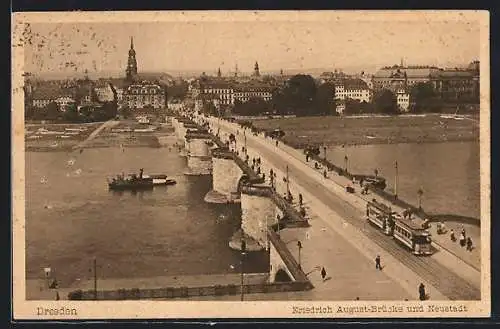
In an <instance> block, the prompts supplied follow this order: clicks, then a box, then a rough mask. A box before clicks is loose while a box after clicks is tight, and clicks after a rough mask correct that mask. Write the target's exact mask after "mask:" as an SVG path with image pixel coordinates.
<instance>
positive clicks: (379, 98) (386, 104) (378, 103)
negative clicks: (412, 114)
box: [373, 89, 398, 114]
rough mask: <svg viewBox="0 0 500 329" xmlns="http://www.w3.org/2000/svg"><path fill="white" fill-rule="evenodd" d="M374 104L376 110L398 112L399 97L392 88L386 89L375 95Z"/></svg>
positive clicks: (390, 112)
mask: <svg viewBox="0 0 500 329" xmlns="http://www.w3.org/2000/svg"><path fill="white" fill-rule="evenodd" d="M373 104H374V107H375V111H376V112H378V113H384V114H397V113H398V106H397V99H396V96H395V95H394V93H393V92H392V91H390V90H387V89H384V90H382V91H380V92H378V93H377V94H375V96H374V97H373Z"/></svg>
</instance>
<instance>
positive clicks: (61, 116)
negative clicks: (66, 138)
mask: <svg viewBox="0 0 500 329" xmlns="http://www.w3.org/2000/svg"><path fill="white" fill-rule="evenodd" d="M117 114H118V106H117V104H116V102H104V103H101V104H100V106H93V105H89V106H82V107H80V109H78V108H77V107H76V104H69V105H68V106H66V107H65V108H64V110H63V109H61V108H60V107H59V105H58V104H57V103H56V102H51V103H49V104H47V105H46V106H45V107H43V108H37V109H35V108H34V107H33V106H30V105H28V104H26V105H25V118H26V119H28V120H30V119H31V120H48V121H60V122H68V123H81V122H98V121H106V120H110V119H113V118H115V117H116V116H117Z"/></svg>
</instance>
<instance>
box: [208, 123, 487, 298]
mask: <svg viewBox="0 0 500 329" xmlns="http://www.w3.org/2000/svg"><path fill="white" fill-rule="evenodd" d="M211 121H212V123H213V124H214V125H215V126H218V123H217V120H211ZM221 123H222V124H221V130H222V129H224V130H225V131H227V132H230V133H233V134H235V135H236V137H237V139H239V141H238V143H239V145H243V144H242V141H241V138H242V136H241V135H243V134H240V135H238V134H237V133H236V129H237V126H236V125H235V124H230V123H228V122H221ZM239 130H240V131H242V129H241V128H240V129H239ZM249 135H250V134H247V138H246V143H247V148H249V149H250V148H252V149H258V150H259V154H260V155H261V157H262V158H264V159H265V160H267V161H268V162H269V164H270V165H271V166H274V167H275V168H283V167H284V166H285V161H286V164H288V167H289V170H290V173H291V175H290V178H291V180H294V181H295V182H296V183H297V184H298V185H300V186H301V187H302V188H303V189H305V190H306V191H307V192H308V193H310V194H312V195H314V196H315V197H316V198H317V199H318V200H319V201H320V202H321V203H323V204H324V205H327V206H328V208H330V210H332V211H333V212H335V213H337V214H338V215H340V216H341V217H342V218H343V219H344V220H345V221H346V222H348V223H349V224H351V225H353V226H354V227H356V228H358V229H359V230H360V231H362V232H363V233H364V234H365V235H366V236H367V237H368V238H369V239H370V240H371V241H373V242H374V243H375V244H377V245H378V246H379V247H380V248H382V249H383V250H385V251H386V252H387V253H389V254H390V255H391V256H393V257H395V258H396V259H397V260H398V261H400V262H401V263H402V264H403V265H405V266H406V267H408V268H409V269H411V270H412V271H414V272H415V273H416V274H417V275H419V276H420V277H421V278H422V279H424V280H425V281H427V282H428V283H430V284H431V285H432V286H434V287H435V288H436V289H437V290H438V291H439V292H441V293H442V294H443V295H444V296H446V297H448V298H449V299H451V300H479V299H480V298H481V293H480V289H479V287H476V286H475V285H473V284H471V283H470V282H469V281H467V280H465V279H464V278H462V277H461V276H459V275H457V274H456V273H454V272H453V271H451V270H450V269H448V268H446V267H445V266H443V265H442V264H441V263H439V262H438V261H437V260H436V259H434V258H432V257H416V256H414V255H412V254H411V253H409V252H408V251H407V250H405V249H404V248H402V247H400V246H397V245H396V244H395V242H394V241H393V239H391V238H390V237H387V236H385V235H384V234H382V233H381V232H380V231H378V230H376V229H375V228H373V227H371V226H370V225H369V224H368V223H366V221H365V220H363V210H364V209H359V208H357V207H355V206H353V205H351V204H350V203H348V202H346V200H345V198H344V197H340V196H339V195H338V194H336V193H334V192H332V191H331V190H330V189H327V188H325V187H323V186H321V185H320V184H319V183H318V182H315V181H316V179H311V176H310V175H308V173H307V171H306V170H305V169H304V168H302V166H304V164H298V163H297V161H298V160H296V159H295V161H290V159H288V158H286V157H285V156H284V155H283V154H280V153H279V151H278V149H274V150H272V147H271V146H270V145H269V144H266V142H265V141H264V140H263V139H262V138H261V137H255V136H249ZM285 159H286V160H285ZM301 165H302V166H301ZM321 187H322V188H321ZM325 220H326V219H325ZM415 284H417V283H415Z"/></svg>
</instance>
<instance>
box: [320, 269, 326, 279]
mask: <svg viewBox="0 0 500 329" xmlns="http://www.w3.org/2000/svg"><path fill="white" fill-rule="evenodd" d="M321 278H322V279H323V281H325V279H326V270H325V268H324V267H322V268H321Z"/></svg>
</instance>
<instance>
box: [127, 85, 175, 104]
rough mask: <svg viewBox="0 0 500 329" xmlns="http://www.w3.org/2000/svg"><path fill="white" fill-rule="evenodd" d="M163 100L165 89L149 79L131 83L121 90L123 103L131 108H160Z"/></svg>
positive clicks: (164, 98) (163, 102)
mask: <svg viewBox="0 0 500 329" xmlns="http://www.w3.org/2000/svg"><path fill="white" fill-rule="evenodd" d="M165 101H166V93H165V89H163V87H161V86H160V85H158V84H155V83H152V82H149V81H142V82H140V83H134V84H131V85H129V86H128V87H127V88H126V89H125V90H124V92H123V104H124V105H127V106H128V107H129V108H131V109H144V108H147V107H152V108H154V109H162V108H164V107H165Z"/></svg>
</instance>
